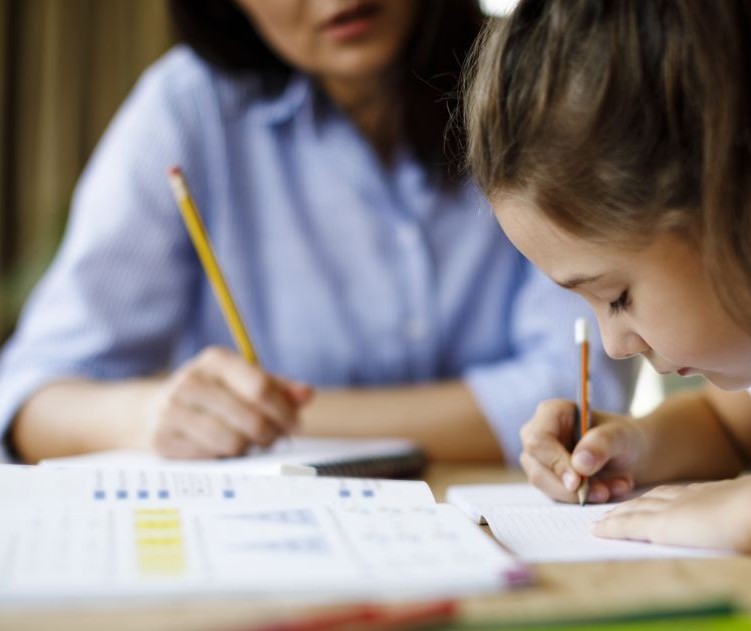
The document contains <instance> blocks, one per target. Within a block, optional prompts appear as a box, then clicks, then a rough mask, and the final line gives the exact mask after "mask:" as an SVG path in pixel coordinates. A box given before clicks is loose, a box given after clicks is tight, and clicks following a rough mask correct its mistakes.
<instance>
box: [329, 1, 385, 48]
mask: <svg viewBox="0 0 751 631" xmlns="http://www.w3.org/2000/svg"><path fill="white" fill-rule="evenodd" d="M378 11H379V7H378V5H377V4H376V3H373V2H367V3H360V4H358V5H356V6H354V7H351V8H349V9H346V10H344V11H340V12H339V13H337V14H336V15H335V16H334V17H333V18H331V19H330V20H327V21H326V22H325V23H324V25H323V30H324V32H325V33H326V34H327V35H328V36H329V37H331V38H332V39H334V40H336V41H339V42H343V41H347V40H351V39H357V38H358V37H362V36H363V35H366V34H367V33H368V31H370V30H371V29H372V28H373V25H374V24H375V20H376V17H377V14H378Z"/></svg>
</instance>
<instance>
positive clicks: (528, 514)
mask: <svg viewBox="0 0 751 631" xmlns="http://www.w3.org/2000/svg"><path fill="white" fill-rule="evenodd" d="M447 499H448V501H449V502H451V503H452V504H455V505H456V506H458V507H460V508H461V509H462V510H463V511H465V512H466V513H467V514H468V515H470V516H471V517H472V518H473V519H475V520H476V521H478V520H479V518H480V517H483V518H484V520H485V521H487V523H488V524H489V525H490V529H491V531H492V532H493V535H494V536H495V538H496V539H497V540H498V541H500V542H501V543H502V544H503V546H504V547H505V548H507V549H508V550H510V551H511V552H513V553H514V554H515V555H517V556H518V557H519V558H521V559H523V560H524V561H527V562H531V563H534V562H557V561H561V562H576V561H614V560H633V559H665V558H692V557H699V558H704V557H712V556H718V555H722V554H723V553H722V552H718V551H715V550H702V549H696V548H686V547H680V546H662V545H655V544H649V543H642V542H636V541H619V540H611V539H602V538H600V537H595V536H594V535H592V534H591V526H592V524H593V523H594V522H595V521H597V520H598V519H599V518H600V517H602V515H604V514H605V513H606V512H608V511H609V510H611V509H613V508H614V507H615V506H617V504H599V505H595V504H588V505H586V506H577V505H571V504H561V503H558V502H555V501H553V500H551V499H550V498H548V497H547V496H545V495H544V494H543V493H541V492H540V491H539V490H538V489H536V488H534V487H533V486H531V485H529V484H493V485H457V486H453V487H450V488H449V489H448V491H447Z"/></svg>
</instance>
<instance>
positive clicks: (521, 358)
mask: <svg viewBox="0 0 751 631" xmlns="http://www.w3.org/2000/svg"><path fill="white" fill-rule="evenodd" d="M582 316H583V317H586V318H587V319H588V320H589V324H590V332H591V335H590V337H591V340H590V353H591V354H590V382H591V387H590V392H591V400H592V406H593V407H594V408H600V409H608V410H613V411H625V409H626V408H627V405H628V403H629V401H630V399H631V395H632V393H633V388H634V384H635V381H636V364H635V363H634V362H633V361H632V360H625V361H618V362H616V361H613V360H611V359H610V358H608V357H607V355H606V354H605V351H604V349H603V346H602V342H601V339H600V335H599V329H598V326H597V323H596V321H595V318H594V316H593V314H592V312H591V309H590V308H589V307H588V305H587V304H586V302H585V301H584V300H583V299H582V298H580V297H579V296H577V295H576V294H573V293H571V292H569V291H566V290H564V289H562V288H560V287H558V286H557V285H555V284H554V283H553V282H552V281H551V280H549V279H548V278H546V277H545V276H544V275H543V274H542V273H541V272H539V271H538V270H537V269H535V268H534V267H533V266H532V265H531V264H530V263H528V262H525V267H524V273H523V274H522V275H521V284H520V285H519V287H518V290H517V294H516V297H515V298H514V302H513V305H512V316H511V320H510V329H511V330H510V331H509V335H510V339H511V348H512V353H511V355H510V356H509V357H508V358H507V359H504V360H503V361H500V362H498V363H494V364H487V365H482V366H474V367H472V368H470V369H469V370H467V371H466V372H465V374H464V379H465V383H466V384H467V385H468V387H469V388H470V390H471V391H472V393H473V395H474V397H475V399H476V401H477V402H478V405H479V406H480V408H481V410H482V411H483V413H484V414H485V417H486V418H487V419H488V421H489V422H490V424H491V427H492V429H493V431H494V432H495V434H496V436H497V437H498V439H499V441H500V444H501V446H502V448H503V450H504V453H505V454H506V457H507V458H508V460H509V462H510V463H516V462H517V460H518V458H519V455H520V453H521V440H520V438H519V431H520V430H521V428H522V426H523V425H524V424H525V423H526V422H527V421H528V420H529V419H531V418H532V416H533V414H534V411H535V408H536V407H537V405H538V403H540V402H541V401H544V400H546V399H554V398H564V399H571V400H576V398H577V388H578V384H579V355H578V352H577V348H576V345H575V341H574V322H575V321H576V319H577V318H578V317H582Z"/></svg>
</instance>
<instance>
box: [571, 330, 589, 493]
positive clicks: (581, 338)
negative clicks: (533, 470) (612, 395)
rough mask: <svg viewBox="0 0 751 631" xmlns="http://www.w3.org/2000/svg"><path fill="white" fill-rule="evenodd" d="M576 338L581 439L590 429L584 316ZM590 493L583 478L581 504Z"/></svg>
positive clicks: (586, 335) (587, 353)
mask: <svg viewBox="0 0 751 631" xmlns="http://www.w3.org/2000/svg"><path fill="white" fill-rule="evenodd" d="M574 339H575V341H576V345H577V346H578V347H579V366H580V369H581V370H580V375H579V440H581V439H582V438H583V437H584V434H586V433H587V430H589V331H588V330H587V321H586V320H585V319H584V318H577V320H576V323H575V324H574ZM588 494H589V480H588V479H587V478H582V482H581V484H580V485H579V488H578V489H577V490H576V496H577V497H578V498H579V505H580V506H584V503H585V502H586V501H587V495H588Z"/></svg>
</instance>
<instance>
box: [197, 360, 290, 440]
mask: <svg viewBox="0 0 751 631" xmlns="http://www.w3.org/2000/svg"><path fill="white" fill-rule="evenodd" d="M199 365H200V367H201V369H202V370H203V371H205V373H206V374H207V375H208V376H210V377H211V378H213V379H216V380H217V381H219V382H221V383H222V384H224V386H225V387H226V388H227V389H228V390H230V391H231V392H232V393H234V395H235V396H236V397H237V398H239V399H240V400H241V401H243V402H245V404H247V405H250V406H253V407H255V408H256V409H258V410H259V411H260V412H261V413H263V414H264V415H265V416H266V417H267V418H268V419H270V420H271V421H272V422H273V423H274V424H276V425H277V426H278V428H279V431H280V432H283V433H286V432H289V431H291V430H292V429H294V427H295V425H296V423H297V410H298V404H297V403H296V401H295V400H294V397H293V396H291V395H290V394H289V393H288V392H287V391H286V388H285V386H284V384H283V382H282V381H281V380H278V379H276V378H275V377H273V376H272V375H269V374H268V373H265V372H263V371H262V370H261V369H259V368H258V367H257V366H252V365H251V364H248V363H247V362H246V361H245V360H244V359H243V358H242V357H240V356H239V355H237V354H236V353H233V352H231V351H228V350H226V349H219V348H211V349H208V350H206V351H204V353H202V355H201V356H200V358H199Z"/></svg>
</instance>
